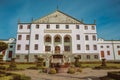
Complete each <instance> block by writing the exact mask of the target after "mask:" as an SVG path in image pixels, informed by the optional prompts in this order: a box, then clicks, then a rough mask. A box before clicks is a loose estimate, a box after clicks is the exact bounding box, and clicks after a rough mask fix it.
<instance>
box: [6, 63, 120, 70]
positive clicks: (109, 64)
mask: <svg viewBox="0 0 120 80" xmlns="http://www.w3.org/2000/svg"><path fill="white" fill-rule="evenodd" d="M81 65H82V67H83V68H86V67H87V68H94V67H96V66H100V65H101V63H82V64H81ZM106 65H107V66H108V67H109V66H115V67H118V68H120V64H117V63H106ZM5 66H6V67H8V66H9V65H8V64H5ZM34 66H36V64H17V68H18V69H27V68H29V67H34Z"/></svg>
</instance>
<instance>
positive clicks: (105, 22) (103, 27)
mask: <svg viewBox="0 0 120 80" xmlns="http://www.w3.org/2000/svg"><path fill="white" fill-rule="evenodd" d="M57 6H58V8H59V10H60V11H62V12H64V13H66V14H68V15H70V16H72V17H74V18H76V19H78V20H81V19H83V20H84V23H88V24H90V23H91V24H92V23H94V20H95V19H96V27H97V34H98V38H103V39H105V40H111V39H112V40H120V0H0V39H9V38H16V34H17V24H18V19H20V21H21V22H23V23H24V22H31V20H32V18H33V19H38V18H40V17H43V16H45V15H47V14H49V13H51V12H53V11H55V10H56V8H57Z"/></svg>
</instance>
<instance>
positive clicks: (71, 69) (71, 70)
mask: <svg viewBox="0 0 120 80" xmlns="http://www.w3.org/2000/svg"><path fill="white" fill-rule="evenodd" d="M67 73H70V74H74V73H75V68H69V69H68V72H67Z"/></svg>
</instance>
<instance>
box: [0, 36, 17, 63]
mask: <svg viewBox="0 0 120 80" xmlns="http://www.w3.org/2000/svg"><path fill="white" fill-rule="evenodd" d="M1 41H3V42H5V43H7V44H8V48H7V49H6V50H4V51H3V52H1V53H3V54H4V57H3V60H4V61H11V58H14V57H15V56H14V55H15V45H16V40H15V39H14V38H10V39H9V40H1Z"/></svg>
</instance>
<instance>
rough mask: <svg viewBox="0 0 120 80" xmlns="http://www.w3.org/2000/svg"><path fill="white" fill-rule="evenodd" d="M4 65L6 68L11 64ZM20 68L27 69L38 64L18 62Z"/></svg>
mask: <svg viewBox="0 0 120 80" xmlns="http://www.w3.org/2000/svg"><path fill="white" fill-rule="evenodd" d="M4 66H6V68H8V67H9V64H5V65H4ZM16 66H17V68H18V69H27V68H29V67H33V66H36V65H35V64H16Z"/></svg>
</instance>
